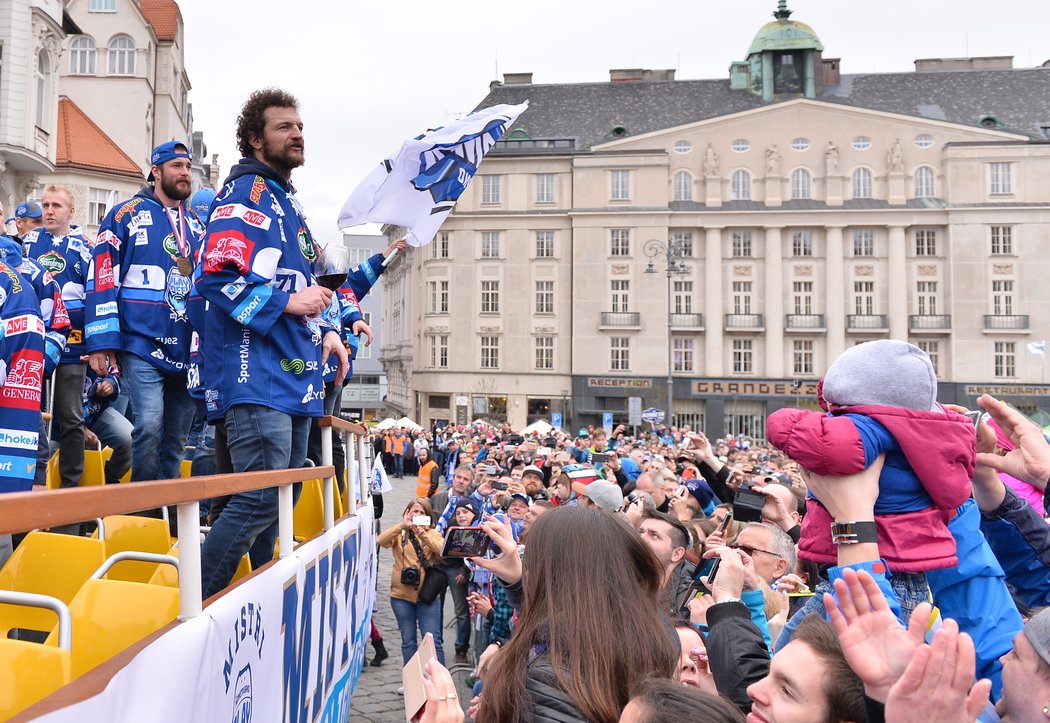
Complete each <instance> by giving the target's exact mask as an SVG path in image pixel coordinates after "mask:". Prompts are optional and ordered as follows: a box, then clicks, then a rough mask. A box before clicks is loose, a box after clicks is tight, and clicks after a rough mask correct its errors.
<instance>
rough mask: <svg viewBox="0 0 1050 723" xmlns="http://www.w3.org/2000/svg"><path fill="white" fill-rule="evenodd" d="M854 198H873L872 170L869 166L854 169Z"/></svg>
mask: <svg viewBox="0 0 1050 723" xmlns="http://www.w3.org/2000/svg"><path fill="white" fill-rule="evenodd" d="M853 198H871V171H869V170H868V169H867V168H858V169H856V170H855V171H853Z"/></svg>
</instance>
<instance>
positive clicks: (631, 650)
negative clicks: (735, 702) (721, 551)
mask: <svg viewBox="0 0 1050 723" xmlns="http://www.w3.org/2000/svg"><path fill="white" fill-rule="evenodd" d="M505 554H509V553H505ZM523 569H524V574H523V578H522V614H521V619H520V621H519V624H518V628H517V630H516V631H515V633H514V635H513V636H512V637H511V639H510V641H509V642H507V644H506V645H504V646H503V649H502V650H500V651H499V653H498V654H497V655H496V656H495V658H494V659H493V660H492V662H491V663H490V664H489V668H488V670H486V673H485V687H484V691H483V693H482V695H481V701H480V708H479V710H478V715H477V718H476V719H477V720H479V721H486V722H489V721H494V722H495V723H518V721H522V720H536V721H544V720H559V721H564V720H588V721H598V722H599V723H614V722H615V721H616V720H618V718H619V716H620V712H621V711H622V710H623V708H624V706H625V705H627V701H628V699H629V693H630V690H631V689H632V687H633V686H634V685H635V684H637V683H639V682H640V681H641V680H642V679H644V678H646V677H650V676H656V677H664V678H670V677H671V676H672V675H674V673H675V672H676V670H677V668H678V651H677V649H676V643H677V638H673V637H672V636H674V635H675V634H674V631H673V629H672V628H671V625H670V622H669V621H668V620H667V619H666V616H665V614H664V611H663V610H662V608H661V607H660V605H659V603H658V602H657V593H658V592H659V590H660V583H661V580H662V577H661V571H660V569H659V563H658V562H657V560H656V557H655V556H654V555H653V553H652V551H651V550H650V549H649V546H648V545H646V544H645V543H644V542H643V541H642V539H641V538H640V537H639V536H638V533H637V532H635V531H634V529H633V528H632V527H631V526H630V525H629V524H628V523H627V521H626V520H625V519H623V517H622V516H621V515H617V514H612V513H609V512H604V511H602V510H597V509H592V508H584V507H559V508H557V509H554V510H551V511H549V512H547V513H546V514H545V515H543V516H542V517H540V518H539V519H537V520H536V521H535V522H534V523H533V524H532V526H531V528H530V530H529V544H528V545H527V546H526V547H525V559H524V563H523Z"/></svg>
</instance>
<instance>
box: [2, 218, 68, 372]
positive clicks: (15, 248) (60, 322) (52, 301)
mask: <svg viewBox="0 0 1050 723" xmlns="http://www.w3.org/2000/svg"><path fill="white" fill-rule="evenodd" d="M0 261H3V262H4V263H5V264H7V265H8V266H10V267H11V268H13V269H18V271H19V273H20V274H21V275H22V278H23V279H25V280H26V281H27V282H28V283H29V285H30V286H31V287H32V289H33V294H34V295H35V296H36V298H37V301H38V302H39V303H40V319H41V320H42V321H43V322H44V375H45V376H51V372H53V371H55V367H56V366H58V361H59V359H60V358H61V357H62V350H63V349H65V348H66V338H67V337H68V336H69V312H67V311H66V303H65V302H64V301H62V290H61V289H60V288H58V284H57V283H56V282H55V280H54V279H53V278H52V277H51V274H50V273H49V272H48V271H47V270H46V269H44V267H43V266H41V265H40V264H39V263H37V262H36V261H33V259H27V258H24V257H23V256H22V246H21V245H20V243H19V241H18V240H16V239H13V238H11V237H10V236H2V235H0Z"/></svg>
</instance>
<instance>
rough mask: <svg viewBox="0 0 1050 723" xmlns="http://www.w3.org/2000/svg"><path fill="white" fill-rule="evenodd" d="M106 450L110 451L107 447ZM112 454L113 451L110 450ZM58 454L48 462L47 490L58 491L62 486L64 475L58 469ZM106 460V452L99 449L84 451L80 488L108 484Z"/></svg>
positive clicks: (52, 456)
mask: <svg viewBox="0 0 1050 723" xmlns="http://www.w3.org/2000/svg"><path fill="white" fill-rule="evenodd" d="M106 449H109V447H107V448H106ZM109 453H110V454H112V453H113V450H111V449H110V450H109ZM58 455H59V453H58V452H55V453H54V454H53V455H51V459H49V460H48V461H47V481H46V482H45V484H46V486H47V489H49V490H57V489H58V488H59V487H61V486H62V475H61V474H60V472H59V469H58ZM106 459H108V456H107V455H106V454H105V452H104V451H101V450H97V449H86V450H84V473H83V474H82V475H81V477H80V484H79V485H78V486H79V487H94V486H98V485H104V484H106Z"/></svg>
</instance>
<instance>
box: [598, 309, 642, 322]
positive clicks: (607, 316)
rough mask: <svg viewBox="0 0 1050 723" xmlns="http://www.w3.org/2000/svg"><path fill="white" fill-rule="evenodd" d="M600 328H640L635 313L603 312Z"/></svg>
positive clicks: (637, 316)
mask: <svg viewBox="0 0 1050 723" xmlns="http://www.w3.org/2000/svg"><path fill="white" fill-rule="evenodd" d="M602 326H641V315H640V314H639V313H638V312H637V311H603V312H602Z"/></svg>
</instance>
